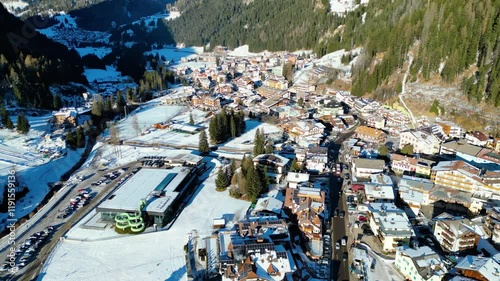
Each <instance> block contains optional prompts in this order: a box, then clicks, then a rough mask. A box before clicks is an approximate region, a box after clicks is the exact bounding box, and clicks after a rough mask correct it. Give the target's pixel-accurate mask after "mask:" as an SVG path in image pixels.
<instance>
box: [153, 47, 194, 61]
mask: <svg viewBox="0 0 500 281" xmlns="http://www.w3.org/2000/svg"><path fill="white" fill-rule="evenodd" d="M201 53H203V47H186V48H162V49H157V50H152V51H148V52H146V53H144V54H145V55H154V56H156V55H159V56H160V59H162V60H166V61H172V60H173V61H174V63H179V62H180V61H181V60H182V59H183V58H184V59H194V58H196V56H197V55H198V54H201Z"/></svg>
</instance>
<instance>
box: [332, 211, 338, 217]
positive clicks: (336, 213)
mask: <svg viewBox="0 0 500 281" xmlns="http://www.w3.org/2000/svg"><path fill="white" fill-rule="evenodd" d="M333 216H334V217H338V216H339V209H335V211H334V212H333Z"/></svg>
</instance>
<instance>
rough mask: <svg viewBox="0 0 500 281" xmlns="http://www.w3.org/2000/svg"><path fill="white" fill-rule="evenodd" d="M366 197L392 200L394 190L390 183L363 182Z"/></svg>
mask: <svg viewBox="0 0 500 281" xmlns="http://www.w3.org/2000/svg"><path fill="white" fill-rule="evenodd" d="M365 194H366V197H367V198H374V199H384V200H394V191H393V190H392V186H390V185H375V184H369V183H367V184H365Z"/></svg>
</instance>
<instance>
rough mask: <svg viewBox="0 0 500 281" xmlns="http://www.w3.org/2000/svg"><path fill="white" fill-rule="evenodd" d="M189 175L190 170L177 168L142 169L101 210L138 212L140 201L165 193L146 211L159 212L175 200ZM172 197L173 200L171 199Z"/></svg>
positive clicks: (103, 204) (100, 207) (101, 206)
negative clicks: (151, 195) (158, 192)
mask: <svg viewBox="0 0 500 281" xmlns="http://www.w3.org/2000/svg"><path fill="white" fill-rule="evenodd" d="M187 175H189V169H187V168H182V167H175V168H173V169H168V170H167V169H141V170H140V171H139V172H137V174H135V175H134V176H133V177H132V178H130V179H129V180H128V181H126V182H125V184H123V186H121V187H120V188H119V189H118V190H117V191H115V192H114V193H113V195H111V196H110V197H109V198H108V199H107V200H106V201H104V202H103V203H101V205H99V207H98V208H99V209H101V210H113V211H125V212H133V211H135V210H137V208H138V206H139V201H140V200H141V199H146V198H147V197H148V195H149V194H150V193H151V192H152V191H154V190H158V191H164V192H165V197H163V198H160V199H156V200H153V201H152V206H151V208H150V207H149V206H148V207H147V208H146V211H155V210H156V211H157V210H158V209H160V208H164V207H165V206H168V205H166V204H170V203H171V202H170V201H171V200H173V199H175V197H176V196H177V194H178V192H176V191H174V190H175V189H176V188H177V186H178V185H179V184H180V183H181V182H182V181H183V180H184V178H185V177H187ZM170 197H172V198H170Z"/></svg>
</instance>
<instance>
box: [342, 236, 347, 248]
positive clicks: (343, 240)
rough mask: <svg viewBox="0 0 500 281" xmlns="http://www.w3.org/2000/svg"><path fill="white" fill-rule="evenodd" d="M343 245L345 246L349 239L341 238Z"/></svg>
mask: <svg viewBox="0 0 500 281" xmlns="http://www.w3.org/2000/svg"><path fill="white" fill-rule="evenodd" d="M341 243H342V246H345V245H346V244H347V239H346V238H345V237H344V238H342V240H341Z"/></svg>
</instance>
